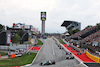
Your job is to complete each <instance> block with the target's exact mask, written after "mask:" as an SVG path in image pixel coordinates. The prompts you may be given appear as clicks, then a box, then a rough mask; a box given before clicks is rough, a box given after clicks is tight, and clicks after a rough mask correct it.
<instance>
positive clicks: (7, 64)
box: [0, 53, 37, 67]
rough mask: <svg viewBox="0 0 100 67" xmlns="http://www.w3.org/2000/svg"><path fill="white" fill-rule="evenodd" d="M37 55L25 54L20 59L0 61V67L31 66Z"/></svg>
mask: <svg viewBox="0 0 100 67" xmlns="http://www.w3.org/2000/svg"><path fill="white" fill-rule="evenodd" d="M36 54H37V53H31V55H28V54H25V55H23V56H21V57H16V58H9V59H4V60H0V67H12V66H23V65H26V64H31V63H32V61H33V59H34V58H35V56H36Z"/></svg>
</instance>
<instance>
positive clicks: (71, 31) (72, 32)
mask: <svg viewBox="0 0 100 67" xmlns="http://www.w3.org/2000/svg"><path fill="white" fill-rule="evenodd" d="M78 31H80V30H79V29H75V30H72V29H70V30H69V31H68V33H69V34H70V35H72V34H75V33H77V32H78Z"/></svg>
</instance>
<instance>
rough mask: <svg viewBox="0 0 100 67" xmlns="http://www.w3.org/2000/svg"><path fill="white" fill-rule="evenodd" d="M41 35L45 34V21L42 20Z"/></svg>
mask: <svg viewBox="0 0 100 67" xmlns="http://www.w3.org/2000/svg"><path fill="white" fill-rule="evenodd" d="M42 34H45V21H44V20H42Z"/></svg>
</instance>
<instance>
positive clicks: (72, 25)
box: [61, 21, 81, 30]
mask: <svg viewBox="0 0 100 67" xmlns="http://www.w3.org/2000/svg"><path fill="white" fill-rule="evenodd" d="M61 26H64V27H66V29H67V30H70V29H72V30H75V29H79V30H81V23H79V22H76V21H64V22H63V24H62V25H61Z"/></svg>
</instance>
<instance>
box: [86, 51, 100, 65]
mask: <svg viewBox="0 0 100 67" xmlns="http://www.w3.org/2000/svg"><path fill="white" fill-rule="evenodd" d="M86 55H87V56H88V57H89V58H90V59H91V60H93V61H95V62H97V63H100V58H99V57H96V56H94V55H92V54H90V53H89V52H88V51H86Z"/></svg>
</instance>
